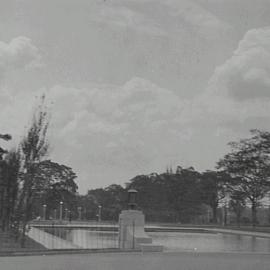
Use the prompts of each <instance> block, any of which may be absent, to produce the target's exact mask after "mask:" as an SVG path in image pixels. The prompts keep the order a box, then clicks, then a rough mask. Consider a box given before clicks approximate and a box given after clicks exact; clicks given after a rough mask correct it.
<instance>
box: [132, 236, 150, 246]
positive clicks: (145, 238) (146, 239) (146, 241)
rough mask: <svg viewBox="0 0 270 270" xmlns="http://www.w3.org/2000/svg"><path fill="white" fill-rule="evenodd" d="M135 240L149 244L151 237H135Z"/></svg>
mask: <svg viewBox="0 0 270 270" xmlns="http://www.w3.org/2000/svg"><path fill="white" fill-rule="evenodd" d="M136 242H137V243H138V244H151V243H152V238H150V237H136Z"/></svg>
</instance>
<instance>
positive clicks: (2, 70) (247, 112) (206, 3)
mask: <svg viewBox="0 0 270 270" xmlns="http://www.w3.org/2000/svg"><path fill="white" fill-rule="evenodd" d="M269 14H270V1H269V0H256V1H254V0H46V1H44V0H9V1H6V0H0V118H1V121H0V131H1V132H2V133H6V132H9V133H11V134H12V135H13V137H14V139H13V142H10V143H6V145H5V144H3V146H4V145H5V146H6V147H12V145H14V144H16V142H18V141H19V140H20V138H21V137H22V136H23V134H24V133H25V130H26V128H27V126H28V125H29V119H30V116H31V114H32V112H33V107H34V106H36V104H37V103H38V100H39V97H40V95H42V93H46V96H47V102H48V106H49V107H50V111H51V126H50V134H49V139H50V144H51V150H50V157H51V158H52V159H53V160H55V161H58V162H60V163H63V164H66V165H69V166H71V167H72V168H73V169H74V171H75V172H76V173H77V174H78V181H77V182H78V184H79V187H80V192H82V193H85V192H86V191H87V189H88V188H95V187H104V186H106V185H109V184H111V183H119V184H123V183H125V182H127V181H128V180H129V179H131V178H132V177H133V176H135V175H137V174H142V173H151V172H162V171H164V170H165V169H166V167H167V166H173V167H175V166H176V165H181V166H194V167H195V168H196V169H198V170H205V169H213V168H214V167H215V163H216V161H217V160H218V159H219V158H221V157H222V156H223V155H224V154H225V153H226V151H228V147H227V142H229V141H231V140H237V139H239V138H242V137H245V136H248V134H249V130H250V129H251V128H260V129H265V130H270V16H269Z"/></svg>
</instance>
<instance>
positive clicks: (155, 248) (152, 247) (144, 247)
mask: <svg viewBox="0 0 270 270" xmlns="http://www.w3.org/2000/svg"><path fill="white" fill-rule="evenodd" d="M140 249H141V251H142V252H162V251H163V246H162V245H157V244H140Z"/></svg>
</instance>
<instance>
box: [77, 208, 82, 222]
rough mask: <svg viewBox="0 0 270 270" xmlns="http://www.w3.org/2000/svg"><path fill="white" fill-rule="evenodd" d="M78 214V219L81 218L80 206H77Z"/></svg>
mask: <svg viewBox="0 0 270 270" xmlns="http://www.w3.org/2000/svg"><path fill="white" fill-rule="evenodd" d="M78 214H79V216H78V219H79V220H82V207H81V206H78Z"/></svg>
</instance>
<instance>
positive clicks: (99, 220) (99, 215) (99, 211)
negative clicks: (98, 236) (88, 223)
mask: <svg viewBox="0 0 270 270" xmlns="http://www.w3.org/2000/svg"><path fill="white" fill-rule="evenodd" d="M101 208H102V206H101V205H99V206H98V222H101Z"/></svg>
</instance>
